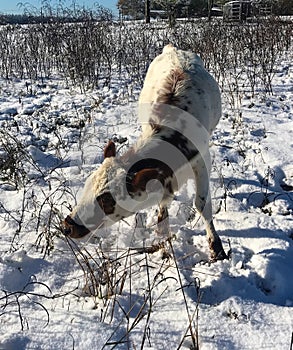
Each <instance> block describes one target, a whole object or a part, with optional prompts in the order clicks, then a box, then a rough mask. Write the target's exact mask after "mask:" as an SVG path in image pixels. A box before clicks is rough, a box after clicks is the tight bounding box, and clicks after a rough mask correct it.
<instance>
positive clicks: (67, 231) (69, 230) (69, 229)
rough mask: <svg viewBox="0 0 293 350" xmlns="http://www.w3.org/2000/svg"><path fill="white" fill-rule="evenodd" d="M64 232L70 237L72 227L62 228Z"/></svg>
mask: <svg viewBox="0 0 293 350" xmlns="http://www.w3.org/2000/svg"><path fill="white" fill-rule="evenodd" d="M62 232H63V233H64V235H65V236H69V235H70V234H71V228H70V227H62Z"/></svg>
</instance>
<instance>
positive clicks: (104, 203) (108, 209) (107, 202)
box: [96, 192, 116, 215]
mask: <svg viewBox="0 0 293 350" xmlns="http://www.w3.org/2000/svg"><path fill="white" fill-rule="evenodd" d="M96 200H97V202H98V203H99V206H100V207H101V208H102V209H103V211H104V213H105V214H106V215H109V214H113V213H114V210H115V206H116V201H115V199H114V198H113V196H112V194H111V193H110V192H105V193H103V194H101V195H100V196H98V197H97V198H96Z"/></svg>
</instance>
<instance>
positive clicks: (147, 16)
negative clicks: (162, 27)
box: [145, 0, 151, 23]
mask: <svg viewBox="0 0 293 350" xmlns="http://www.w3.org/2000/svg"><path fill="white" fill-rule="evenodd" d="M150 21H151V14H150V0H145V23H150Z"/></svg>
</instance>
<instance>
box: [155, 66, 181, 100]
mask: <svg viewBox="0 0 293 350" xmlns="http://www.w3.org/2000/svg"><path fill="white" fill-rule="evenodd" d="M184 80H187V74H186V73H185V72H184V71H183V70H182V69H181V68H175V69H172V70H171V72H170V74H169V75H168V76H167V78H166V81H165V83H164V85H163V87H162V89H161V90H160V91H159V97H158V99H157V101H156V102H157V103H162V104H168V105H174V106H176V103H177V102H178V101H179V98H178V96H177V93H178V87H179V85H180V84H181V83H182V82H183V81H184Z"/></svg>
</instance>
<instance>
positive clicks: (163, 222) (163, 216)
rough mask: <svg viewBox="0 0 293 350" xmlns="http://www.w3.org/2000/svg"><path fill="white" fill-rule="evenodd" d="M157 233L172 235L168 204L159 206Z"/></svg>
mask: <svg viewBox="0 0 293 350" xmlns="http://www.w3.org/2000/svg"><path fill="white" fill-rule="evenodd" d="M157 233H158V234H159V235H160V236H164V237H166V236H167V237H169V235H170V226H169V213H168V208H167V206H166V205H160V206H159V212H158V224H157Z"/></svg>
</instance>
